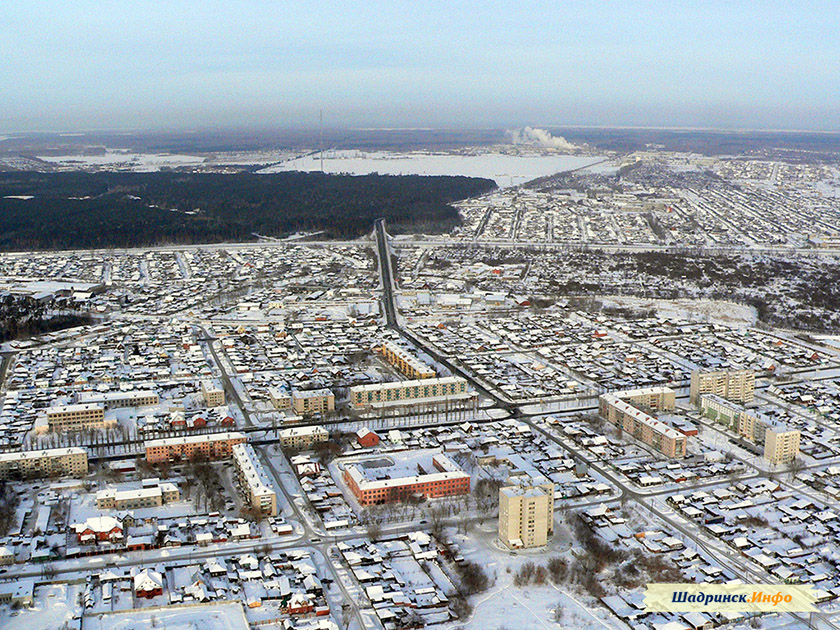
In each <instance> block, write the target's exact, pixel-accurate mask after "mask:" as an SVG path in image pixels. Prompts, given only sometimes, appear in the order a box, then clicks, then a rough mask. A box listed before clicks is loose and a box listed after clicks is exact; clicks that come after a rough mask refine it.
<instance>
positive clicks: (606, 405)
mask: <svg viewBox="0 0 840 630" xmlns="http://www.w3.org/2000/svg"><path fill="white" fill-rule="evenodd" d="M648 390H649V391H648ZM657 390H662V391H657ZM640 392H644V393H640ZM625 396H626V397H625ZM673 396H674V391H673V390H671V389H670V388H668V387H660V388H646V389H645V390H627V391H626V392H623V391H622V392H615V393H611V394H603V395H602V396H601V397H600V398H599V399H598V411H599V413H600V415H601V417H602V418H604V419H605V420H607V421H608V422H610V423H611V424H614V425H616V426H618V427H620V428H621V429H622V430H623V431H626V432H627V433H629V434H630V435H632V436H633V437H634V438H636V439H637V440H639V441H641V442H644V443H645V444H647V445H649V446H652V447H654V448H655V449H656V450H658V451H659V452H660V453H662V454H663V455H666V456H668V457H685V452H686V450H685V449H686V436H685V435H683V434H682V433H680V432H679V431H677V430H676V429H674V428H673V427H671V426H670V425H668V424H666V423H664V422H662V421H660V420H658V419H656V418H655V417H653V416H652V415H650V414H649V413H647V411H644V410H643V409H640V408H639V407H637V406H636V405H634V404H633V403H632V402H628V400H630V401H632V400H640V399H641V400H642V401H646V402H644V404H645V406H646V407H647V408H651V409H652V408H654V407H652V406H651V405H650V403H654V404H656V405H657V408H658V409H661V410H663V411H665V410H668V408H669V407H668V406H669V405H670V408H671V409H672V408H673V403H672V402H671V401H673Z"/></svg>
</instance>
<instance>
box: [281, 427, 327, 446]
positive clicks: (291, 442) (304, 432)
mask: <svg viewBox="0 0 840 630" xmlns="http://www.w3.org/2000/svg"><path fill="white" fill-rule="evenodd" d="M279 437H280V446H282V447H283V448H299V449H306V448H312V447H313V446H314V445H315V444H317V443H318V442H326V441H327V440H328V439H329V437H330V434H329V432H328V431H327V430H326V429H325V428H324V427H292V428H290V429H283V430H282V431H280V433H279Z"/></svg>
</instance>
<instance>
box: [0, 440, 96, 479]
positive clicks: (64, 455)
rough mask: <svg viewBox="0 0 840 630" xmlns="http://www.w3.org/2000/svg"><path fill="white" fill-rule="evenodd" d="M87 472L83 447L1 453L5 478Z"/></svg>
mask: <svg viewBox="0 0 840 630" xmlns="http://www.w3.org/2000/svg"><path fill="white" fill-rule="evenodd" d="M87 473H88V457H87V451H85V450H84V449H83V448H77V447H72V448H52V449H47V450H41V451H18V452H14V453H0V479H3V480H8V479H31V478H34V477H52V476H68V477H81V476H84V475H86V474H87Z"/></svg>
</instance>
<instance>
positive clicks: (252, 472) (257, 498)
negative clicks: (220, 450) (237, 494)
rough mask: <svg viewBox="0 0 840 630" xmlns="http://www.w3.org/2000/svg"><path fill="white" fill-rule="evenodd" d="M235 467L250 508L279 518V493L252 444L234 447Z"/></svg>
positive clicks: (240, 486) (237, 480)
mask: <svg viewBox="0 0 840 630" xmlns="http://www.w3.org/2000/svg"><path fill="white" fill-rule="evenodd" d="M233 467H234V470H235V471H236V482H237V484H238V485H239V488H240V489H241V491H242V493H243V494H244V495H245V498H246V499H247V500H248V503H249V504H250V506H251V507H252V508H253V509H255V510H258V511H259V512H260V514H265V515H267V516H277V493H276V492H275V491H274V490H273V489H272V485H271V481H270V480H269V478H268V475H267V474H266V472H265V468H263V465H262V463H261V462H260V460H259V458H258V457H257V453H256V451H254V448H253V447H252V446H251V445H250V444H237V445H236V446H234V447H233Z"/></svg>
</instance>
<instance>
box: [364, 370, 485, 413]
mask: <svg viewBox="0 0 840 630" xmlns="http://www.w3.org/2000/svg"><path fill="white" fill-rule="evenodd" d="M476 397H477V395H476V393H475V392H474V391H470V389H469V387H468V385H467V381H466V380H465V379H463V378H460V377H458V376H445V377H443V378H426V379H419V380H413V381H396V382H393V383H375V384H372V385H357V386H355V387H351V388H350V402H351V404H352V405H353V406H354V407H356V408H357V409H358V408H364V407H388V406H398V405H412V404H442V403H446V402H468V401H470V400H475V398H476Z"/></svg>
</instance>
